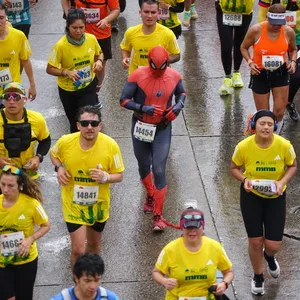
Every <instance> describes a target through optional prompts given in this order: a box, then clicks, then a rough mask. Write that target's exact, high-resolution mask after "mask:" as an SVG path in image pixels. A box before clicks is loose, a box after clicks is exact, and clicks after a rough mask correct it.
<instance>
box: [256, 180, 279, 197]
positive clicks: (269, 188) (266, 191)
mask: <svg viewBox="0 0 300 300" xmlns="http://www.w3.org/2000/svg"><path fill="white" fill-rule="evenodd" d="M251 183H252V188H253V189H254V190H255V191H257V192H258V193H259V194H262V195H265V196H273V195H275V193H276V184H275V183H274V180H267V179H256V180H251Z"/></svg>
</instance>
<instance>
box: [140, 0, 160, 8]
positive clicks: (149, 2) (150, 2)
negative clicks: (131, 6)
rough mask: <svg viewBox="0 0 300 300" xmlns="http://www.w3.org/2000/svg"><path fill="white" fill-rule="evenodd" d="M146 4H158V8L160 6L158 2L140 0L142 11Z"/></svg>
mask: <svg viewBox="0 0 300 300" xmlns="http://www.w3.org/2000/svg"><path fill="white" fill-rule="evenodd" d="M144 3H146V4H149V5H152V4H157V6H158V2H157V1H156V0H139V5H140V9H142V7H143V5H144Z"/></svg>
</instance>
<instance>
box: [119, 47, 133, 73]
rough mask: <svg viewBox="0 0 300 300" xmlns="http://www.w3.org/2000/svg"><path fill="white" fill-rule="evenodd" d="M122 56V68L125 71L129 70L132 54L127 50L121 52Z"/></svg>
mask: <svg viewBox="0 0 300 300" xmlns="http://www.w3.org/2000/svg"><path fill="white" fill-rule="evenodd" d="M121 55H122V66H123V68H124V69H128V68H129V63H130V55H131V52H129V51H127V50H121Z"/></svg>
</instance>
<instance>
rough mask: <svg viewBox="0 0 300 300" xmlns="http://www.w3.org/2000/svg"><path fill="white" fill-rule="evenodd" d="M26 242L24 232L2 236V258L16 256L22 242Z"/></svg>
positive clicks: (0, 247)
mask: <svg viewBox="0 0 300 300" xmlns="http://www.w3.org/2000/svg"><path fill="white" fill-rule="evenodd" d="M22 240H24V233H23V231H18V232H13V233H4V234H0V249H1V255H2V256H11V255H16V254H17V253H18V250H19V245H20V242H21V241H22Z"/></svg>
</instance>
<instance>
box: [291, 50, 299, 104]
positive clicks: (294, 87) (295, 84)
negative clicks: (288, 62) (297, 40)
mask: <svg viewBox="0 0 300 300" xmlns="http://www.w3.org/2000/svg"><path fill="white" fill-rule="evenodd" d="M297 49H298V51H299V50H300V45H297ZM296 67H297V68H296V71H295V73H294V74H291V75H290V87H289V102H290V103H292V102H294V98H295V95H296V94H297V92H298V90H299V87H300V57H299V58H298V59H297V64H296Z"/></svg>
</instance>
